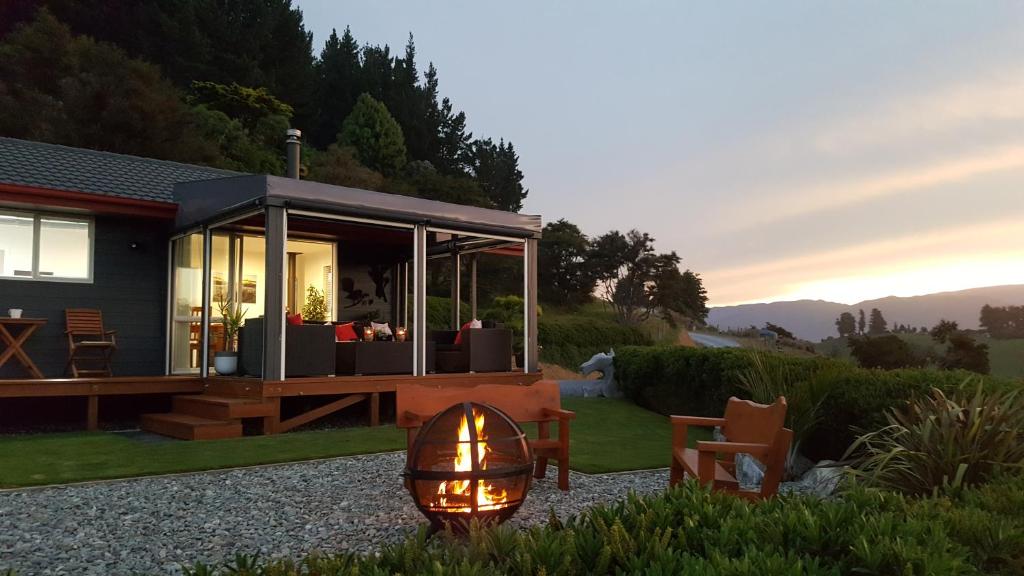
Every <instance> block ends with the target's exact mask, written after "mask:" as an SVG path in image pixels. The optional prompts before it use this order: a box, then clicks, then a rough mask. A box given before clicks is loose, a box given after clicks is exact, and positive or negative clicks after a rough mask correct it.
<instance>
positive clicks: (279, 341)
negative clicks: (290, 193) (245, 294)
mask: <svg viewBox="0 0 1024 576" xmlns="http://www.w3.org/2000/svg"><path fill="white" fill-rule="evenodd" d="M266 232H267V241H266V242H267V244H266V246H267V254H266V272H265V273H266V278H267V289H266V293H265V295H264V296H265V300H264V313H263V316H264V322H263V330H264V331H263V379H264V380H284V375H285V365H284V351H285V317H284V297H285V291H286V287H285V283H286V282H287V278H286V274H285V261H286V255H285V251H286V250H287V244H288V242H287V239H288V211H287V210H285V209H284V208H283V207H281V206H267V209H266Z"/></svg>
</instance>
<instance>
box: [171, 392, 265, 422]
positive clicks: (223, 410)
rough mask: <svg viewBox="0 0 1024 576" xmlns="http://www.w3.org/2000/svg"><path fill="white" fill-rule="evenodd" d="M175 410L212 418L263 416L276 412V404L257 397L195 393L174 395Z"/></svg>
mask: <svg viewBox="0 0 1024 576" xmlns="http://www.w3.org/2000/svg"><path fill="white" fill-rule="evenodd" d="M173 405H174V409H173V411H174V412H177V413H178V414H188V415H190V416H198V417H200V418H209V419H210V420H237V419H239V418H263V417H264V416H272V415H273V414H274V410H275V405H274V404H273V403H272V402H266V401H264V400H262V399H256V398H242V397H238V396H217V395H213V394H194V395H185V396H175V397H174V404H173Z"/></svg>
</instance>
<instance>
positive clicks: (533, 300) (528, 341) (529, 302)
mask: <svg viewBox="0 0 1024 576" xmlns="http://www.w3.org/2000/svg"><path fill="white" fill-rule="evenodd" d="M537 244H538V243H537V239H536V238H530V239H527V240H526V242H525V243H524V244H523V288H524V290H523V293H524V294H523V316H524V318H523V371H524V372H536V371H537V370H538V369H539V367H540V362H539V357H538V351H539V347H538V346H537Z"/></svg>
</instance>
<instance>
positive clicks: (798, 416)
mask: <svg viewBox="0 0 1024 576" xmlns="http://www.w3.org/2000/svg"><path fill="white" fill-rule="evenodd" d="M830 370H831V369H830V368H823V369H821V370H818V371H815V372H811V373H806V374H803V373H800V372H798V371H797V370H794V369H793V367H792V365H791V364H790V363H789V362H785V361H780V360H778V359H776V358H773V357H772V356H771V355H769V354H766V353H763V352H753V353H751V367H750V368H748V369H747V370H744V371H743V372H741V373H740V375H739V380H740V386H741V387H742V388H743V389H744V390H745V391H746V392H747V393H748V394H750V398H751V400H753V401H754V402H758V403H761V404H771V403H772V402H774V401H775V399H776V398H778V397H779V396H784V397H785V398H786V404H787V409H786V427H787V428H789V429H790V430H792V431H793V442H792V444H791V445H790V447H789V454H788V455H787V458H786V477H787V478H791V477H793V475H794V465H795V463H796V457H797V455H798V454H799V453H800V446H801V444H802V443H803V441H804V440H805V439H806V438H807V437H808V436H810V434H811V432H813V431H814V428H815V426H817V425H818V422H820V421H821V405H822V402H824V400H825V397H826V396H827V395H828V386H827V384H828V374H827V373H828V372H829V371H830Z"/></svg>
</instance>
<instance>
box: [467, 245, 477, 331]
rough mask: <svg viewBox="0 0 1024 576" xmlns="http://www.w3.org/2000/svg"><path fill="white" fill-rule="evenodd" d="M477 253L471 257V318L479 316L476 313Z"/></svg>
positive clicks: (474, 318)
mask: <svg viewBox="0 0 1024 576" xmlns="http://www.w3.org/2000/svg"><path fill="white" fill-rule="evenodd" d="M476 257H477V255H476V254H473V255H471V256H470V257H469V314H470V316H472V318H470V320H476V319H477V318H478V316H477V314H476Z"/></svg>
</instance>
